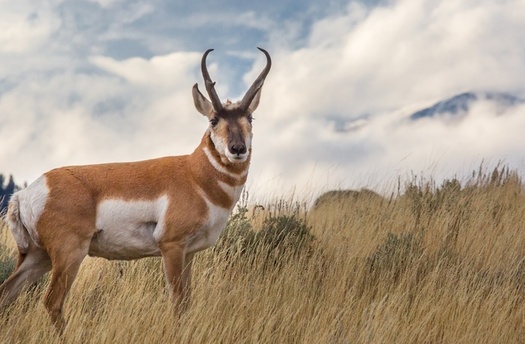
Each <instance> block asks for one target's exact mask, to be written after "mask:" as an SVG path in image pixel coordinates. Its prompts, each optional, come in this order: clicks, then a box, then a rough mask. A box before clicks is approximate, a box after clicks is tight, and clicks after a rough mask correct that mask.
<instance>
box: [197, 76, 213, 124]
mask: <svg viewBox="0 0 525 344" xmlns="http://www.w3.org/2000/svg"><path fill="white" fill-rule="evenodd" d="M192 93H193V103H194V104H195V108H196V109H197V111H199V112H200V113H202V114H203V115H204V116H206V117H210V115H211V114H212V113H213V111H214V110H213V105H212V104H211V102H210V101H209V100H208V99H206V97H205V96H203V95H202V93H201V92H200V91H199V87H198V86H197V84H195V85H193V90H192Z"/></svg>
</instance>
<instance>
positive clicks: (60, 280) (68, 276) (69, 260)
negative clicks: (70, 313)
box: [44, 241, 89, 333]
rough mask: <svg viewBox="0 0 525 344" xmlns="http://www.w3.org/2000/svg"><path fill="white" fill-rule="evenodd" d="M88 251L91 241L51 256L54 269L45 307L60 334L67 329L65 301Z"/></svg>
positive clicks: (66, 248)
mask: <svg viewBox="0 0 525 344" xmlns="http://www.w3.org/2000/svg"><path fill="white" fill-rule="evenodd" d="M66 242H67V241H66ZM88 249H89V241H86V242H85V243H83V244H82V245H80V246H78V247H76V248H75V249H72V247H62V248H60V249H59V250H57V251H55V252H54V254H53V255H52V256H51V261H52V264H53V269H52V273H51V282H50V283H49V287H48V290H47V293H46V296H45V301H44V305H45V307H46V309H47V312H48V313H49V315H50V317H51V321H52V322H53V324H54V325H55V327H56V328H57V330H58V331H59V332H60V333H62V332H63V331H64V328H65V327H66V321H65V320H64V317H63V314H62V313H63V307H64V301H65V299H66V296H67V293H68V292H69V290H70V289H71V286H72V285H73V281H74V280H75V277H76V276H77V273H78V270H79V268H80V264H81V263H82V261H83V260H84V258H85V257H86V255H87V252H88Z"/></svg>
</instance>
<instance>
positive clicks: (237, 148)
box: [230, 143, 246, 155]
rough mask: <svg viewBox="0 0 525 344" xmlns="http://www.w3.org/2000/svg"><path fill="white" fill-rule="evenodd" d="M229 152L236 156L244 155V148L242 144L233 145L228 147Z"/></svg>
mask: <svg viewBox="0 0 525 344" xmlns="http://www.w3.org/2000/svg"><path fill="white" fill-rule="evenodd" d="M230 152H231V153H232V154H236V155H241V154H244V153H246V146H245V145H244V144H242V143H234V144H232V145H231V146H230Z"/></svg>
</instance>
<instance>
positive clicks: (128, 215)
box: [89, 196, 168, 260]
mask: <svg viewBox="0 0 525 344" xmlns="http://www.w3.org/2000/svg"><path fill="white" fill-rule="evenodd" d="M167 205H168V198H167V197H166V196H163V197H159V198H158V199H156V200H151V201H123V200H114V199H110V200H105V201H102V202H101V203H100V204H99V205H98V207H97V219H96V225H97V233H96V234H95V235H94V236H93V239H92V240H91V245H90V247H89V255H90V256H95V257H103V258H107V259H126V260H127V259H138V258H143V257H148V256H158V255H160V249H159V247H158V244H157V242H158V238H159V237H160V236H161V234H162V230H163V223H164V214H165V212H166V209H167Z"/></svg>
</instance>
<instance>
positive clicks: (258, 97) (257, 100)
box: [248, 87, 262, 113]
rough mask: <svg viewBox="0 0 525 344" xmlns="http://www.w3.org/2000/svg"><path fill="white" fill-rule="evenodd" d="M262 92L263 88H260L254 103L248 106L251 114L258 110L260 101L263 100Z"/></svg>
mask: <svg viewBox="0 0 525 344" xmlns="http://www.w3.org/2000/svg"><path fill="white" fill-rule="evenodd" d="M261 90H262V87H260V88H259V90H257V93H255V96H254V97H253V100H252V102H251V103H250V105H249V106H248V110H250V112H251V113H253V112H254V111H255V109H257V106H259V100H260V99H261Z"/></svg>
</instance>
